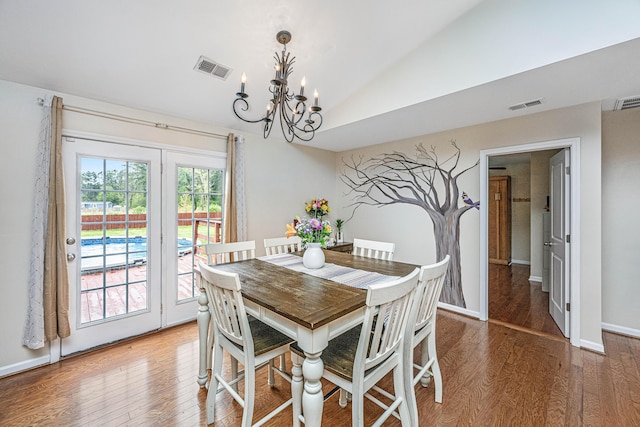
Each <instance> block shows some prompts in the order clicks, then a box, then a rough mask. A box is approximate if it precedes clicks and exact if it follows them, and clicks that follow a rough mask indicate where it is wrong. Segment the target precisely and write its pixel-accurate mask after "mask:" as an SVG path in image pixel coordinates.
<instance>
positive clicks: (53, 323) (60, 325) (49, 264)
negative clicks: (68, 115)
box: [43, 96, 71, 341]
mask: <svg viewBox="0 0 640 427" xmlns="http://www.w3.org/2000/svg"><path fill="white" fill-rule="evenodd" d="M65 221H66V212H65V195H64V175H63V171H62V98H59V97H57V96H54V97H53V104H52V105H51V165H50V167H49V216H48V220H47V239H46V243H45V256H44V283H43V292H44V299H43V305H44V333H45V337H46V338H47V340H48V341H53V340H55V339H56V338H57V337H60V338H66V337H68V336H69V335H70V334H71V331H70V329H69V277H68V274H67V256H66V247H65V239H66V237H67V231H66V227H65Z"/></svg>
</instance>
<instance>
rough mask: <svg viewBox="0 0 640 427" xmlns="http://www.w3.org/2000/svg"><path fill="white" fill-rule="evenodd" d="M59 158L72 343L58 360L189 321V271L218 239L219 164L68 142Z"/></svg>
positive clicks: (202, 157)
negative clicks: (64, 202) (62, 174)
mask: <svg viewBox="0 0 640 427" xmlns="http://www.w3.org/2000/svg"><path fill="white" fill-rule="evenodd" d="M63 158H64V167H65V186H66V190H67V191H66V198H67V237H66V238H67V249H68V253H67V258H68V260H69V262H68V269H69V283H70V287H71V289H70V301H69V302H70V313H69V317H70V319H69V320H70V323H71V336H70V337H69V338H65V339H63V340H61V346H62V347H61V355H62V356H66V355H69V354H72V353H75V352H78V351H82V350H86V349H89V348H93V347H97V346H100V345H103V344H107V343H110V342H114V341H117V340H120V339H123V338H128V337H132V336H135V335H139V334H142V333H145V332H148V331H152V330H155V329H159V328H161V327H163V326H168V325H174V324H178V323H183V322H186V321H189V320H193V319H195V318H196V315H197V312H198V304H197V298H198V296H199V294H200V290H199V288H198V285H197V282H196V278H195V273H194V269H195V267H197V265H198V261H200V260H206V257H205V256H204V254H203V252H204V251H203V248H202V247H203V246H204V245H206V244H207V243H212V242H219V241H220V239H221V230H222V206H223V188H224V182H223V181H224V167H225V159H224V157H220V156H218V157H216V156H212V155H206V154H197V155H196V154H188V153H178V152H172V151H167V150H162V149H157V148H146V147H136V146H131V145H123V144H114V143H109V142H98V141H93V140H85V139H80V138H68V137H67V138H65V140H64V141H63ZM163 164H164V167H163V166H162V165H163ZM163 172H164V173H163Z"/></svg>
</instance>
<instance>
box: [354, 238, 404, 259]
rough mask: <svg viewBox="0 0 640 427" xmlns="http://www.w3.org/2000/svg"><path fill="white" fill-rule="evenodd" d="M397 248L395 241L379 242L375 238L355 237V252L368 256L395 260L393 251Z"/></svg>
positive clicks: (355, 253)
mask: <svg viewBox="0 0 640 427" xmlns="http://www.w3.org/2000/svg"><path fill="white" fill-rule="evenodd" d="M395 249H396V244H395V243H390V242H378V241H375V240H365V239H353V254H354V255H359V256H365V257H367V258H376V259H384V260H387V261H392V260H393V252H394V251H395Z"/></svg>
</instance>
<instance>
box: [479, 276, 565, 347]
mask: <svg viewBox="0 0 640 427" xmlns="http://www.w3.org/2000/svg"><path fill="white" fill-rule="evenodd" d="M529 271H530V269H529V266H528V265H521V264H512V265H510V266H507V265H499V264H489V319H491V320H493V321H497V322H500V323H503V324H505V326H511V325H513V326H515V327H521V328H527V329H532V330H535V331H539V332H542V333H546V334H550V335H553V336H556V337H559V338H564V336H563V335H562V332H561V331H560V328H558V325H556V323H555V322H554V321H553V318H552V317H551V315H550V314H549V293H548V292H542V286H541V284H540V283H539V282H529V276H530V273H529Z"/></svg>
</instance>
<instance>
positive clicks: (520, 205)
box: [480, 138, 580, 345]
mask: <svg viewBox="0 0 640 427" xmlns="http://www.w3.org/2000/svg"><path fill="white" fill-rule="evenodd" d="M565 148H567V149H568V150H569V152H570V156H571V159H572V160H573V161H572V168H571V169H572V170H571V177H570V181H571V186H572V190H573V193H574V194H573V196H571V200H570V205H571V207H572V209H571V221H570V223H571V225H570V230H568V232H571V234H572V243H574V245H572V246H573V247H575V248H576V250H575V251H572V253H571V265H570V268H569V273H568V275H569V277H570V278H571V277H573V275H576V278H575V280H570V281H569V284H568V287H567V295H568V296H569V297H570V299H569V300H568V302H569V301H570V302H571V309H572V311H571V313H569V317H570V324H571V325H572V326H573V327H572V328H571V337H570V338H571V341H572V344H574V345H576V343H577V342H578V337H579V322H578V319H579V309H580V307H579V294H580V292H579V280H578V277H577V275H579V256H578V252H579V246H578V245H577V244H575V243H576V240H575V239H573V237H577V238H578V239H579V235H578V233H577V230H579V218H580V212H579V204H578V203H577V201H578V200H579V198H578V197H577V196H578V195H579V139H578V138H572V139H567V140H558V141H548V142H543V143H535V144H526V145H521V146H513V147H504V148H499V149H491V150H484V151H481V156H480V163H481V165H480V166H481V192H480V202H481V206H482V205H484V206H487V208H488V207H489V197H490V196H491V197H493V196H494V195H493V194H490V192H489V181H490V177H491V176H510V177H511V178H510V179H511V181H512V188H511V191H512V196H511V200H512V203H511V207H512V212H511V215H512V220H513V224H512V228H511V232H512V240H511V243H512V245H511V246H512V248H511V253H510V254H508V255H506V257H507V258H508V261H507V262H502V263H495V262H493V263H490V262H489V261H490V259H491V254H489V250H490V249H489V245H490V244H489V230H490V224H491V221H492V219H491V217H490V214H489V212H488V211H489V209H481V212H480V214H481V215H480V216H481V261H480V262H481V294H480V299H481V300H480V314H481V316H480V318H481V319H482V320H488V319H492V320H493V319H497V321H498V322H503V323H505V324H510V325H515V326H516V327H523V328H527V329H531V330H535V331H540V332H542V333H546V334H551V335H557V336H559V337H562V333H561V332H560V331H559V329H558V328H557V326H556V325H555V322H553V320H552V317H551V316H550V315H549V312H548V308H549V307H548V292H547V293H545V292H543V291H542V286H541V282H542V275H543V273H542V258H543V250H542V248H543V240H544V239H543V233H542V231H543V230H542V225H543V224H542V222H543V218H542V216H543V215H542V213H543V212H544V210H545V208H547V207H548V201H547V195H548V194H549V169H548V168H549V158H550V157H551V156H552V155H553V154H554V153H557V152H559V151H561V150H562V149H565ZM541 165H544V166H545V167H544V168H541V167H540V166H541ZM523 177H526V179H523ZM542 178H544V179H542ZM523 187H524V188H526V189H527V191H522V188H523ZM573 207H575V208H573ZM493 220H495V218H494V219H493ZM572 249H573V248H572ZM504 257H505V255H504V254H503V255H502V258H504ZM574 340H575V341H574Z"/></svg>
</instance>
